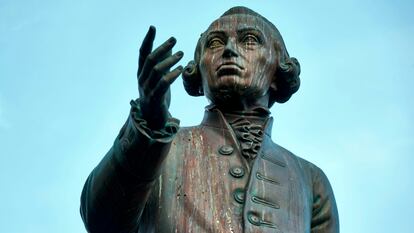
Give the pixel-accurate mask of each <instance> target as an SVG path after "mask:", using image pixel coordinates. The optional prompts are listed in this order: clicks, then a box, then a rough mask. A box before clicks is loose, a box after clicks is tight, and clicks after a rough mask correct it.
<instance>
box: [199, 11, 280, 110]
mask: <svg viewBox="0 0 414 233" xmlns="http://www.w3.org/2000/svg"><path fill="white" fill-rule="evenodd" d="M203 37H204V38H203V39H202V41H201V54H200V63H199V68H200V74H201V77H202V80H203V89H204V93H205V95H206V96H207V98H209V99H210V100H211V101H212V102H213V103H215V102H216V101H217V100H220V99H222V98H223V97H224V96H227V97H230V98H247V99H258V98H260V97H263V96H264V95H266V94H267V93H268V90H269V87H270V84H271V83H272V81H273V77H274V74H275V71H276V68H277V65H278V64H277V59H276V57H277V54H276V50H275V46H274V45H275V44H274V39H273V37H272V33H271V29H270V28H269V26H268V25H267V24H266V23H265V22H264V21H263V20H262V19H260V18H259V17H255V16H251V15H241V14H236V15H228V16H224V17H221V18H219V19H217V20H216V21H214V22H213V23H212V24H211V25H210V27H209V28H208V29H207V31H206V33H205V35H204V36H203ZM224 98H226V97H224Z"/></svg>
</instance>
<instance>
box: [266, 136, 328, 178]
mask: <svg viewBox="0 0 414 233" xmlns="http://www.w3.org/2000/svg"><path fill="white" fill-rule="evenodd" d="M272 151H273V153H274V154H279V156H280V155H281V156H283V157H284V159H285V160H286V162H287V163H288V164H291V165H292V164H294V165H296V166H297V167H298V168H299V169H300V170H301V171H302V172H303V173H305V174H306V175H307V176H308V177H309V178H310V179H311V182H312V183H314V182H315V181H322V180H323V181H324V182H326V181H327V177H326V175H325V174H324V172H323V171H322V169H321V168H319V167H318V166H317V165H315V164H313V163H312V162H310V161H308V160H306V159H304V158H302V157H300V156H298V155H296V154H294V153H292V152H291V151H290V150H288V149H286V148H284V147H283V146H280V145H278V144H277V143H275V142H273V141H272Z"/></svg>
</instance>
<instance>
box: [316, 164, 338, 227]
mask: <svg viewBox="0 0 414 233" xmlns="http://www.w3.org/2000/svg"><path fill="white" fill-rule="evenodd" d="M312 182H313V207H312V222H311V232H312V233H339V219H338V210H337V207H336V202H335V197H334V194H333V191H332V187H331V185H330V183H329V180H328V178H327V177H326V175H325V174H324V173H323V171H322V170H321V169H320V168H318V167H316V166H313V168H312Z"/></svg>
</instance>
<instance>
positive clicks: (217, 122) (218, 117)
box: [201, 105, 273, 137]
mask: <svg viewBox="0 0 414 233" xmlns="http://www.w3.org/2000/svg"><path fill="white" fill-rule="evenodd" d="M253 112H259V113H260V116H258V115H257V114H255V113H253ZM252 113H253V114H252ZM262 113H263V114H262ZM269 114H270V111H269V110H268V109H266V108H262V107H258V108H256V109H254V111H252V112H232V113H228V114H227V113H226V115H231V117H239V118H244V117H247V118H249V117H260V118H262V119H263V118H265V120H264V125H263V131H264V133H265V134H267V136H269V137H271V135H272V125H273V117H269ZM201 125H202V126H209V127H214V128H224V129H228V130H230V131H232V128H231V126H230V124H229V122H228V121H227V120H226V118H225V117H224V114H223V112H221V111H220V109H218V108H217V107H216V106H215V105H208V106H206V108H205V112H204V118H203V121H202V122H201Z"/></svg>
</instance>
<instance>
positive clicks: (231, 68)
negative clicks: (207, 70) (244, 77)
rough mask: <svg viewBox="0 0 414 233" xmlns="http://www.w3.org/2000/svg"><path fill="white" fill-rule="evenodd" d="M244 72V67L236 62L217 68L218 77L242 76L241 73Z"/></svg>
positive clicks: (226, 63)
mask: <svg viewBox="0 0 414 233" xmlns="http://www.w3.org/2000/svg"><path fill="white" fill-rule="evenodd" d="M242 70H244V68H243V67H242V66H240V65H239V64H237V63H234V62H225V63H223V64H221V65H219V67H218V68H217V70H216V72H217V76H218V77H220V76H225V75H240V73H241V72H242Z"/></svg>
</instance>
